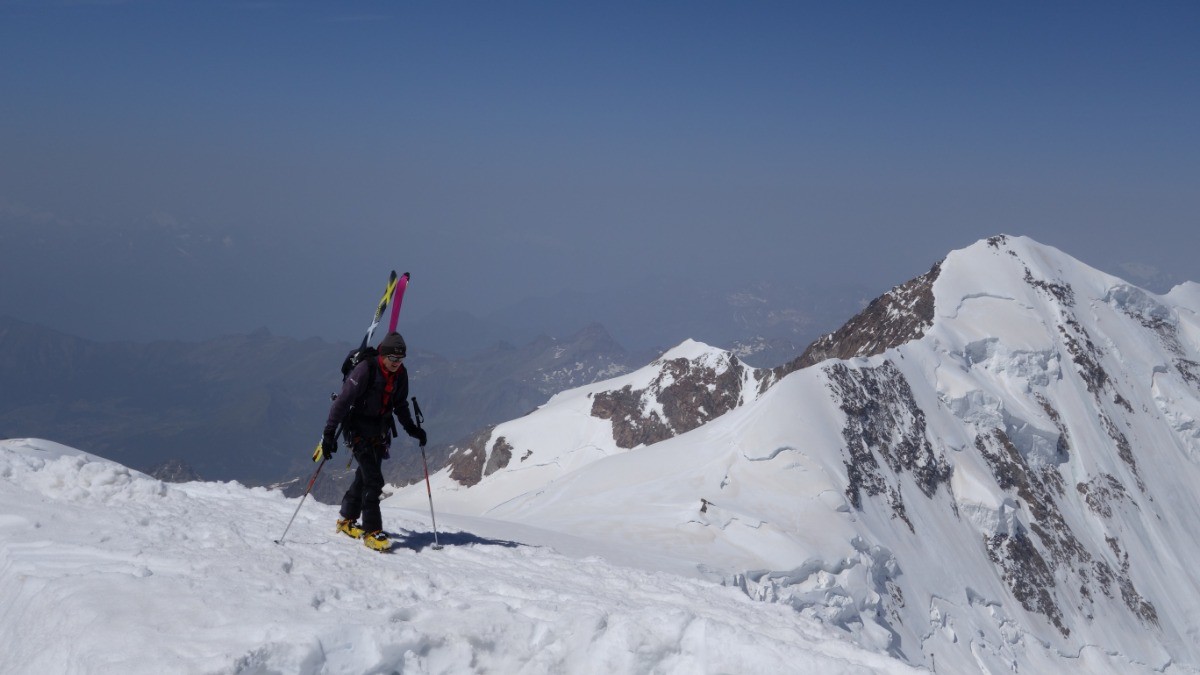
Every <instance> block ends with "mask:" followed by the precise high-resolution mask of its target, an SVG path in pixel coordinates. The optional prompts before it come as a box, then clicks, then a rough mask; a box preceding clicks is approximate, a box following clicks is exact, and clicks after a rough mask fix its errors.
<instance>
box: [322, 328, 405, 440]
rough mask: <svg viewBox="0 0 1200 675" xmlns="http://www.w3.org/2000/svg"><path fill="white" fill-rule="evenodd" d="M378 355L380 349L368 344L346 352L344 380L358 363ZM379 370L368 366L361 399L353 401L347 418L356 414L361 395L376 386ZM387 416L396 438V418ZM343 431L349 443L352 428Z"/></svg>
mask: <svg viewBox="0 0 1200 675" xmlns="http://www.w3.org/2000/svg"><path fill="white" fill-rule="evenodd" d="M378 356H379V350H378V349H376V348H374V347H370V346H367V347H359V348H356V349H351V350H350V353H349V354H346V358H345V359H343V360H342V382H345V381H346V378H347V377H349V376H350V372H351V371H353V370H354V368H355V367H356V366H358V364H360V363H362V362H363V361H369V360H374V359H375V358H376V357H378ZM377 370H379V369H378V368H367V382H366V386H364V387H363V393H362V394H361V396H360V398H359V400H357V401H355V402H354V403H352V404H351V405H350V412H349V413H347V415H346V419H350V417H351V416H352V415H353V414H354V409H355V408H357V407H358V406H359V404H360V403H362V399H361V397H362V396H366V395H367V394H368V393H370V391H371V387H372V386H374V384H375V376H376V375H375V371H377ZM334 397H335V398H336V397H337V395H336V394H335V395H334ZM387 418H388V426H389V427H390V431H391V436H392V437H393V438H394V437H395V436H396V421H395V420H394V419H392V416H391V415H390V414H389V415H387ZM341 432H342V436H343V438H345V439H346V442H347V443H349V442H350V430H349V429H347V428H346V427H345V426H343V427H342V429H341Z"/></svg>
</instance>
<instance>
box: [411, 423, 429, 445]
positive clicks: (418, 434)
mask: <svg viewBox="0 0 1200 675" xmlns="http://www.w3.org/2000/svg"><path fill="white" fill-rule="evenodd" d="M409 436H412V437H413V438H415V439H417V442H418V443H420V444H421V447H422V448H423V447H425V441H427V440H429V437H428V436H426V435H425V430H424V429H422V428H421V427H417V430H416V431H414V432H412V433H411V434H409Z"/></svg>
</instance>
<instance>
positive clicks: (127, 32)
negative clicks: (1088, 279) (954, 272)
mask: <svg viewBox="0 0 1200 675" xmlns="http://www.w3.org/2000/svg"><path fill="white" fill-rule="evenodd" d="M1197 35H1200V5H1197V4H1195V3H1184V2H1179V3H1176V2H1156V3H1135V2H1129V3H1106V2H1100V3H1079V2H1069V3H1068V2H1062V3H1058V2H1049V3H1047V2H1036V3H1034V2H1029V3H1025V2H1015V3H986V4H985V3H950V2H835V3H829V2H820V3H817V2H814V3H806V2H656V3H623V2H617V3H584V2H544V3H531V2H372V1H358V0H352V1H347V2H221V1H219V0H217V1H212V2H168V1H161V2H158V1H151V0H147V1H143V2H137V1H131V2H117V1H113V2H100V1H98V2H21V1H15V2H14V1H7V2H6V1H4V0H0V63H3V64H4V66H3V67H0V119H3V124H0V314H10V315H13V316H16V317H17V318H22V319H27V320H34V321H43V322H46V321H50V319H49V318H48V317H49V316H50V314H51V310H46V309H44V308H45V307H47V306H49V305H51V304H52V302H51V301H52V300H53V301H55V302H64V303H65V305H62V306H61V307H62V309H60V308H59V305H55V309H54V310H53V313H54V314H56V315H59V316H61V313H62V312H63V310H65V311H66V312H67V313H68V314H70V315H72V316H76V317H78V320H77V322H78V328H79V329H80V332H85V333H86V332H93V333H95V334H98V335H102V336H109V337H112V336H115V334H116V333H119V332H120V329H118V328H114V327H113V326H112V325H109V324H103V325H101V324H102V323H103V322H101V321H100V319H98V318H96V316H95V315H96V313H97V312H102V313H104V314H105V315H106V316H108V317H113V316H121V317H126V319H127V320H124V321H122V322H121V324H120V325H121V326H124V327H126V329H128V330H130V331H133V332H134V333H135V334H138V335H146V336H154V337H164V336H183V335H172V333H181V334H185V335H191V336H197V337H203V336H206V335H209V334H220V333H222V332H229V331H238V330H250V329H253V328H255V327H257V326H260V325H267V326H268V327H270V328H272V329H273V330H275V331H277V332H280V333H283V334H291V335H296V336H298V337H304V336H307V335H313V334H316V335H320V336H322V337H328V338H339V339H342V338H345V339H349V338H350V337H351V336H352V335H351V334H352V333H353V332H355V331H357V330H358V326H357V324H359V323H362V321H361V320H359V319H357V318H356V317H359V315H361V314H362V312H363V310H362V309H361V305H362V304H363V301H362V300H360V298H361V296H362V295H363V294H364V292H365V293H366V294H367V295H370V294H373V293H374V292H375V286H378V285H379V283H380V280H381V279H382V277H383V275H385V274H386V272H387V270H389V269H391V268H393V267H395V268H398V269H400V270H402V271H403V270H408V271H411V272H412V273H413V276H414V285H413V295H412V297H411V298H410V301H411V302H412V303H413V305H414V311H430V310H432V309H434V308H444V309H465V310H468V311H471V312H474V313H480V314H482V313H487V312H489V311H492V310H494V309H495V308H497V307H501V306H503V305H504V304H505V303H507V302H510V301H513V300H517V299H520V298H523V297H527V296H529V295H539V294H540V295H548V294H552V293H556V292H559V291H570V290H582V291H596V290H600V289H603V288H605V287H606V286H607V285H610V284H613V283H638V282H639V280H642V279H649V278H651V277H656V278H660V277H661V278H680V277H689V276H692V277H697V278H702V279H711V278H713V276H714V275H720V277H721V278H722V279H726V280H728V281H727V283H729V284H731V285H733V284H736V283H738V282H740V281H742V280H750V279H781V280H785V281H789V282H796V281H801V282H803V281H806V280H810V279H824V280H827V281H834V282H841V281H846V282H848V283H860V284H863V285H865V286H867V287H868V288H875V289H878V290H879V291H883V290H885V289H886V288H888V287H890V286H891V285H894V284H897V283H901V282H903V281H905V280H907V279H909V278H911V277H913V276H916V275H918V274H920V273H922V272H924V271H926V270H927V269H928V268H929V266H930V265H931V264H932V263H933V262H935V261H936V260H938V259H939V258H941V257H942V256H943V255H945V253H947V252H948V251H950V250H952V249H955V248H960V247H962V246H965V245H968V244H970V243H972V242H974V241H976V240H978V239H980V238H983V237H987V236H990V235H993V234H998V233H1001V232H1004V233H1009V234H1024V235H1029V236H1031V237H1033V238H1035V239H1037V240H1039V241H1041V242H1043V243H1047V244H1051V245H1054V246H1057V247H1059V248H1062V249H1063V250H1065V251H1067V252H1068V253H1070V254H1072V255H1074V256H1076V257H1078V258H1080V259H1082V260H1084V261H1085V262H1087V263H1089V264H1092V265H1095V266H1097V267H1100V268H1101V269H1104V270H1105V271H1109V272H1112V273H1115V274H1119V275H1122V276H1126V277H1127V278H1131V280H1133V281H1138V279H1136V278H1132V276H1133V275H1132V273H1131V272H1130V270H1146V269H1156V270H1158V271H1159V272H1161V273H1162V274H1163V275H1165V276H1166V277H1168V278H1171V279H1185V278H1186V279H1193V280H1200V263H1198V262H1197V258H1196V250H1197V244H1198V243H1200V235H1198V234H1197V232H1198V231H1200V229H1198V227H1197V225H1198V223H1197V215H1196V214H1197V213H1200V132H1198V131H1197V123H1196V120H1198V119H1200V85H1198V84H1197V78H1196V73H1198V72H1200V46H1198V45H1200V40H1197V39H1196V36H1197ZM1128 264H1136V265H1137V267H1130V266H1128ZM1123 265H1125V267H1122V266H1123ZM47 271H49V272H50V274H47ZM80 275H82V276H83V277H84V278H85V279H86V281H83V282H82V283H83V284H84V285H86V286H87V288H88V289H89V290H91V291H92V293H91V294H90V297H86V298H83V297H78V294H76V293H74V292H72V288H78V287H79V285H80V283H81V282H80V280H79V279H78V276H80ZM30 279H33V280H34V282H33V284H32V289H31V290H30V291H28V292H22V293H14V291H13V289H14V288H15V285H14V284H18V283H22V282H26V281H28V280H30ZM418 289H419V293H418V292H417V291H418ZM184 294H186V297H187V301H186V302H187V306H188V307H189V310H188V314H187V316H186V317H181V316H179V315H178V314H177V313H172V312H171V311H170V310H169V309H168V308H170V307H171V306H174V305H177V304H178V302H177V301H178V299H179V298H180V296H181V295H184ZM43 296H44V301H43ZM369 302H370V301H369V300H368V301H367V304H369ZM406 306H407V305H406ZM39 308H42V309H39ZM351 308H353V309H351ZM355 310H357V311H355ZM349 320H353V321H354V323H353V327H345V328H344V327H343V326H345V325H346V323H347V322H348V321H349ZM51 323H52V322H51Z"/></svg>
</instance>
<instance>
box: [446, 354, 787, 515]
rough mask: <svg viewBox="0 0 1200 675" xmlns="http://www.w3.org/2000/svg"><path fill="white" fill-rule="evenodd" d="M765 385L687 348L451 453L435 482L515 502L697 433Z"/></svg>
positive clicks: (726, 357)
mask: <svg viewBox="0 0 1200 675" xmlns="http://www.w3.org/2000/svg"><path fill="white" fill-rule="evenodd" d="M769 377H770V374H769V372H768V371H762V370H758V369H754V368H750V367H747V366H746V365H744V364H742V363H741V362H740V361H738V360H737V358H736V357H734V356H733V355H732V354H730V353H729V352H726V351H724V350H720V349H716V348H714V347H710V346H708V345H705V344H703V343H700V342H696V341H694V340H688V341H685V342H684V343H682V344H680V345H679V346H677V347H675V348H674V349H671V350H669V351H667V352H666V353H665V354H663V355H662V356H661V357H660V358H659V359H657V360H656V361H654V362H653V363H651V364H650V365H648V366H646V367H644V368H641V369H639V370H637V371H635V372H632V373H628V374H626V375H622V376H619V377H616V378H613V379H610V380H604V381H602V382H598V383H594V384H591V385H588V386H584V387H580V388H577V389H572V390H569V391H566V392H562V393H560V394H557V395H555V396H554V397H552V398H551V399H550V401H548V402H547V403H546V404H545V405H543V406H542V407H541V408H540V409H538V410H536V411H534V412H533V413H530V414H529V415H527V416H525V417H523V418H520V419H517V420H514V421H511V422H506V423H504V424H501V425H499V426H497V427H494V428H492V429H488V430H486V431H485V432H484V433H482V434H480V435H479V436H478V437H477V438H476V439H475V440H474V441H472V442H471V443H470V444H468V445H467V446H466V447H462V448H456V449H455V450H453V451H452V453H451V462H450V467H449V468H448V469H447V470H446V471H445V472H444V473H442V474H440V476H446V477H447V478H448V480H447V482H446V486H447V489H455V488H456V486H457V487H459V488H461V487H464V486H471V485H476V484H478V483H479V482H480V481H481V480H491V481H492V482H495V483H497V487H494V488H493V489H494V490H505V489H507V490H508V491H509V494H510V496H515V495H517V494H521V493H523V492H526V491H528V490H530V489H533V488H535V487H537V486H540V485H543V484H546V483H549V482H551V481H553V480H554V479H555V478H556V477H558V476H561V475H564V474H566V473H569V472H570V471H573V470H575V469H577V468H580V467H583V466H586V465H587V464H590V463H591V462H594V461H596V460H597V459H600V458H602V457H607V456H610V455H614V454H618V453H621V452H625V451H627V450H629V449H633V448H636V447H642V446H644V445H648V444H653V443H655V442H657V441H659V440H663V439H665V438H670V437H672V436H675V435H678V434H680V433H683V432H685V431H689V430H691V429H694V428H696V427H699V426H701V425H702V424H704V423H706V422H708V421H710V420H712V419H715V418H717V417H719V416H720V415H722V414H724V413H726V412H728V411H729V410H731V409H733V408H736V407H737V406H740V405H743V404H745V403H746V402H748V401H752V400H754V399H755V398H756V397H757V396H758V393H759V389H760V388H761V384H760V383H761V382H762V381H764V380H765V379H767V378H769ZM505 468H510V470H509V471H506V472H503V473H502V474H497V471H499V470H500V469H505ZM493 476H494V478H492V477H493ZM499 483H505V484H508V485H509V487H508V488H501V487H499Z"/></svg>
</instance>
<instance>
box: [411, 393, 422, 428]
mask: <svg viewBox="0 0 1200 675" xmlns="http://www.w3.org/2000/svg"><path fill="white" fill-rule="evenodd" d="M412 402H413V412H414V414H415V419H416V422H417V426H421V425H422V424H424V423H425V416H424V415H422V414H421V406H420V405H419V404H418V403H417V397H416V396H414V397H412Z"/></svg>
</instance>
